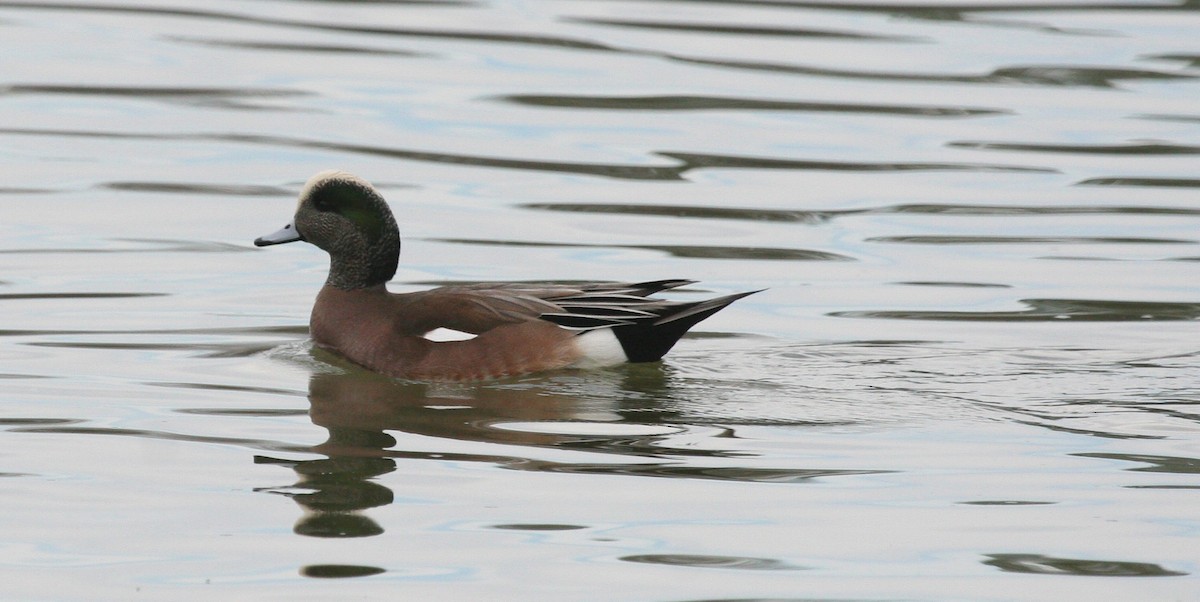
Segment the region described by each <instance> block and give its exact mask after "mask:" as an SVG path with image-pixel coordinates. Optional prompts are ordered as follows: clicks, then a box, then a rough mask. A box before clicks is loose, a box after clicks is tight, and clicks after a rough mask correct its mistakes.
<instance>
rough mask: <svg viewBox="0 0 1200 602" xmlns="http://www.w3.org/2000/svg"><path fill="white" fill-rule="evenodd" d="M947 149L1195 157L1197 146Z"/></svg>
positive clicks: (984, 145)
mask: <svg viewBox="0 0 1200 602" xmlns="http://www.w3.org/2000/svg"><path fill="white" fill-rule="evenodd" d="M946 146H949V147H951V148H969V149H975V150H1003V151H1021V152H1032V153H1063V154H1085V155H1131V156H1158V155H1197V154H1200V146H1196V145H1189V144H1171V143H1168V142H1139V143H1129V144H1036V143H1021V142H971V141H957V142H948V143H946Z"/></svg>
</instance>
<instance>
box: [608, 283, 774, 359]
mask: <svg viewBox="0 0 1200 602" xmlns="http://www.w3.org/2000/svg"><path fill="white" fill-rule="evenodd" d="M757 292H759V291H750V292H746V293H737V294H734V295H726V296H724V297H717V298H716V299H709V300H707V301H696V302H695V303H679V304H673V305H669V306H666V307H664V308H662V311H661V312H655V313H657V314H658V319H656V320H653V321H651V320H639V321H636V322H634V323H632V324H625V325H621V326H615V327H613V329H612V331H613V334H615V335H617V340H618V341H620V342H621V348H622V349H624V350H625V356H626V357H628V358H629V361H631V362H654V361H658V360H660V359H662V356H664V355H666V354H667V352H668V351H670V350H671V348H672V347H674V346H675V343H677V342H679V339H680V337H682V336H683V334H684V333H685V332H687V331H688V329H690V328H691V327H693V326H695V325H696V324H698V323H699V322H700V321H701V320H704V319H705V318H707V317H709V316H711V315H713V314H715V313H717V312H719V311H721V310H722V309H725V307H726V306H728V305H729V304H730V303H733V302H734V301H737V300H738V299H741V298H742V297H745V296H747V295H753V294H754V293H757Z"/></svg>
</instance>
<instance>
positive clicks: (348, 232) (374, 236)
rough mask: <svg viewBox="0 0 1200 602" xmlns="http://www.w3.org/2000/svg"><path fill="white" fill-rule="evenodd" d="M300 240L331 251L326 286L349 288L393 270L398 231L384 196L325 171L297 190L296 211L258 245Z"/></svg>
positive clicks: (356, 179) (343, 174)
mask: <svg viewBox="0 0 1200 602" xmlns="http://www.w3.org/2000/svg"><path fill="white" fill-rule="evenodd" d="M297 240H302V241H305V242H310V243H312V244H314V245H316V246H318V247H320V248H321V249H324V250H325V251H326V252H327V253H329V259H330V262H329V279H328V280H327V281H326V282H325V283H326V284H327V285H329V286H334V287H337V288H340V289H346V290H352V289H358V288H367V287H372V286H377V285H381V284H383V283H385V282H387V281H388V280H391V279H392V276H394V275H395V274H396V263H397V262H398V261H399V257H400V231H399V229H398V228H397V227H396V219H395V218H394V217H392V210H391V209H390V208H388V205H387V202H386V201H384V200H383V196H382V195H380V194H379V192H378V191H376V190H375V188H374V187H373V186H371V185H370V184H369V183H367V181H366V180H363V179H361V178H359V177H357V176H354V175H351V174H348V173H346V172H344V171H323V172H321V173H319V174H317V175H315V176H313V177H312V178H310V179H309V180H308V183H306V184H305V185H304V189H303V190H302V191H301V192H300V202H299V204H298V205H297V206H296V216H295V218H293V219H292V223H290V224H288V225H286V226H284V227H283V228H282V229H280V230H279V231H278V232H275V233H273V234H268V235H266V236H263V237H261V238H258V239H255V241H254V244H255V245H256V246H259V247H265V246H267V245H278V244H283V243H287V242H295V241H297Z"/></svg>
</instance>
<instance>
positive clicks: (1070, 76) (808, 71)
mask: <svg viewBox="0 0 1200 602" xmlns="http://www.w3.org/2000/svg"><path fill="white" fill-rule="evenodd" d="M664 56H665V57H666V58H669V59H671V60H675V61H679V62H683V63H691V64H696V65H707V66H712V67H722V68H730V69H743V70H750V71H768V72H772V73H786V74H792V75H809V76H818V77H836V78H841V79H865V80H875V81H905V82H923V83H957V84H989V85H994V84H1020V85H1030V86H1062V87H1075V86H1078V87H1092V88H1117V87H1118V84H1119V83H1120V82H1124V81H1173V80H1191V79H1196V77H1198V76H1196V75H1193V74H1190V73H1185V72H1173V71H1160V70H1154V69H1136V68H1131V67H1118V66H1110V67H1092V66H1078V65H1014V66H1010V67H1000V68H997V69H994V70H992V71H990V72H988V73H983V74H978V75H951V74H942V73H920V72H902V71H868V70H853V69H834V68H829V67H816V66H812V65H800V64H795V63H776V62H766V61H746V60H731V59H717V58H704V57H694V56H684V55H678V54H671V55H664Z"/></svg>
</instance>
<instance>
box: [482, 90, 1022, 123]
mask: <svg viewBox="0 0 1200 602" xmlns="http://www.w3.org/2000/svg"><path fill="white" fill-rule="evenodd" d="M495 98H496V100H501V101H504V102H510V103H515V104H519V105H527V106H533V107H552V108H570V109H588V110H595V109H602V110H618V111H715V110H749V111H795V112H805V113H865V114H878V115H907V116H914V117H978V116H987V115H1004V114H1010V113H1011V111H1008V110H1005V109H987V108H972V107H943V106H919V105H888V104H861V103H853V102H813V101H788V100H767V99H759V98H736V97H720V96H680V95H675V96H577V95H572V96H568V95H553V96H552V95H539V94H511V95H507V96H498V97H495Z"/></svg>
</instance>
